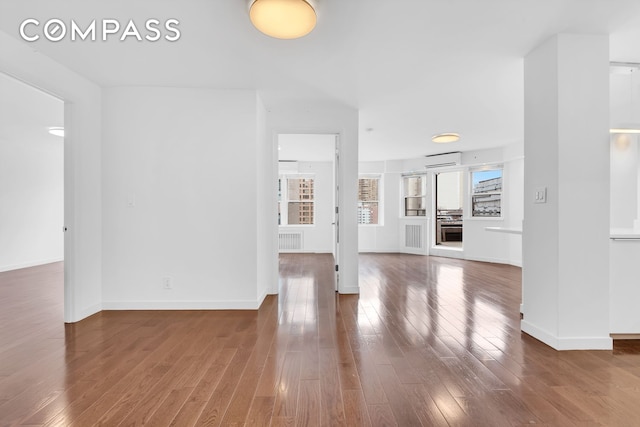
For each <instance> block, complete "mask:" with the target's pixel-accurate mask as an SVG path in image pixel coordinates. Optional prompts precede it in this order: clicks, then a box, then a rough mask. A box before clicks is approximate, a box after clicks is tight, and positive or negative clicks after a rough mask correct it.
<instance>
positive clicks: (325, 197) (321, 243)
mask: <svg viewBox="0 0 640 427" xmlns="http://www.w3.org/2000/svg"><path fill="white" fill-rule="evenodd" d="M295 166H296V168H295V170H292V169H291V168H287V169H286V171H285V170H282V172H281V174H284V175H281V176H286V174H288V173H294V175H295V174H296V173H300V174H313V177H314V182H313V188H314V208H315V212H314V222H315V224H314V225H304V226H295V225H282V226H280V231H281V232H292V231H294V232H300V233H302V235H303V238H302V244H303V247H302V250H301V252H318V253H332V252H333V225H332V224H333V219H334V213H333V210H334V206H335V205H334V203H333V199H334V186H333V175H334V173H333V162H297V163H296V164H295ZM283 185H284V184H283ZM283 202H284V201H283ZM286 208H287V207H286V206H285V204H284V203H283V206H282V208H281V209H286Z"/></svg>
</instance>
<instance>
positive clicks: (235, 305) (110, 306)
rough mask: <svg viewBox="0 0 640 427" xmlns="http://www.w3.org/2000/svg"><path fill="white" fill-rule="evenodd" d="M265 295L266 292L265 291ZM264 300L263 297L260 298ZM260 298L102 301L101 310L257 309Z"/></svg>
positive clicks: (260, 301)
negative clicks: (235, 299) (237, 299)
mask: <svg viewBox="0 0 640 427" xmlns="http://www.w3.org/2000/svg"><path fill="white" fill-rule="evenodd" d="M265 296H266V293H265ZM262 300H264V297H263V298H262ZM262 300H259V301H258V300H253V301H251V300H245V301H242V300H240V301H103V303H102V309H103V310H257V309H258V308H259V307H260V304H261V303H262Z"/></svg>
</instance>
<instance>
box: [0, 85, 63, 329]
mask: <svg viewBox="0 0 640 427" xmlns="http://www.w3.org/2000/svg"><path fill="white" fill-rule="evenodd" d="M0 93H2V97H0V182H1V183H2V185H1V186H0V236H2V238H1V239H0V272H6V271H12V270H18V269H25V268H32V269H37V268H40V267H42V266H44V265H49V264H53V263H59V265H58V266H57V267H56V268H57V269H58V270H60V271H62V261H63V258H64V236H63V230H62V226H63V223H64V133H63V132H64V129H63V126H64V102H63V101H62V100H60V99H58V98H55V97H53V96H51V95H49V94H47V93H44V92H42V91H40V90H38V89H35V88H33V87H31V86H29V85H27V84H25V83H23V82H21V81H18V80H16V79H14V78H12V77H10V76H7V75H4V74H1V73H0ZM54 269H55V268H54ZM50 270H51V266H49V267H47V271H50ZM58 277H60V278H62V277H63V276H62V274H60V275H58ZM63 282H64V279H62V283H56V284H55V286H56V287H59V298H60V301H62V300H63V292H64V283H63ZM47 283H49V285H48V286H50V285H51V282H50V281H47ZM62 314H63V313H62V312H61V313H60V316H61V317H62Z"/></svg>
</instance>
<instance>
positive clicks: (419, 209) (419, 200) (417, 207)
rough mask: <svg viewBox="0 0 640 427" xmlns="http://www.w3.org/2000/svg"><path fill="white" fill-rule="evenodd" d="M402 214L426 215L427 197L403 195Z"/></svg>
mask: <svg viewBox="0 0 640 427" xmlns="http://www.w3.org/2000/svg"><path fill="white" fill-rule="evenodd" d="M404 215H405V216H426V215H427V198H426V197H405V199H404Z"/></svg>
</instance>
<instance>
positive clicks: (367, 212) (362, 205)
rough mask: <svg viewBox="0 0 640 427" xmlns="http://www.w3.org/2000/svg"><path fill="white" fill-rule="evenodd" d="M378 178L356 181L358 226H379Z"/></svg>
mask: <svg viewBox="0 0 640 427" xmlns="http://www.w3.org/2000/svg"><path fill="white" fill-rule="evenodd" d="M379 184H380V178H379V177H372V178H360V179H359V180H358V224H379V218H380V216H379V203H380V191H379V188H380V185H379Z"/></svg>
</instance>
